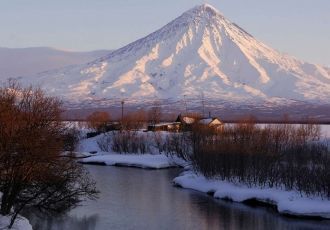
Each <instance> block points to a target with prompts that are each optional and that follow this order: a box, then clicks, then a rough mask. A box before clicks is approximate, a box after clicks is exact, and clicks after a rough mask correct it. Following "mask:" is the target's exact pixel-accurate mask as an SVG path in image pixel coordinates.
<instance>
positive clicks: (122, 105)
mask: <svg viewBox="0 0 330 230" xmlns="http://www.w3.org/2000/svg"><path fill="white" fill-rule="evenodd" d="M124 104H125V101H124V99H123V100H122V101H121V121H123V120H124Z"/></svg>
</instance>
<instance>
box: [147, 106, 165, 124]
mask: <svg viewBox="0 0 330 230" xmlns="http://www.w3.org/2000/svg"><path fill="white" fill-rule="evenodd" d="M161 117H162V108H161V105H160V103H159V102H155V103H154V104H153V106H152V108H151V109H150V110H149V114H148V120H149V124H150V125H152V126H154V125H156V124H157V123H159V122H160V121H161Z"/></svg>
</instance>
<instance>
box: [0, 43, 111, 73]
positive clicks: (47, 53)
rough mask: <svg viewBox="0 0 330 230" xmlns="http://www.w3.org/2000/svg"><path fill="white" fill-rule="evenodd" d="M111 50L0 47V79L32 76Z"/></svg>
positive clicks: (93, 58) (81, 62)
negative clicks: (80, 50)
mask: <svg viewBox="0 0 330 230" xmlns="http://www.w3.org/2000/svg"><path fill="white" fill-rule="evenodd" d="M109 52H110V51H107V50H97V51H91V52H70V51H62V50H57V49H53V48H48V47H33V48H1V47H0V79H5V78H9V77H19V76H31V75H35V74H37V73H39V72H43V71H46V70H50V69H58V68H62V67H65V66H68V65H77V64H83V63H86V62H89V61H92V60H95V59H96V58H99V57H102V56H104V55H106V54H108V53H109Z"/></svg>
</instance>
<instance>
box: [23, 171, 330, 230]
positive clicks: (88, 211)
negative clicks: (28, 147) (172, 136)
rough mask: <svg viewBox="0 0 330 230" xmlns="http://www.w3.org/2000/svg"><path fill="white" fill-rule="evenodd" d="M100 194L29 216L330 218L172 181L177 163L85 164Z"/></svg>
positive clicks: (140, 222)
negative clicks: (284, 212)
mask: <svg viewBox="0 0 330 230" xmlns="http://www.w3.org/2000/svg"><path fill="white" fill-rule="evenodd" d="M86 167H87V168H88V170H89V171H90V173H91V175H92V176H93V178H94V179H95V180H96V182H97V187H98V189H99V190H100V192H101V193H100V197H99V199H98V200H95V201H86V202H84V204H83V206H79V207H77V208H75V209H73V210H71V211H70V212H69V213H67V214H66V215H64V216H62V217H45V216H38V215H36V214H33V213H31V212H28V213H25V214H24V215H25V216H26V217H28V218H29V220H30V222H31V224H32V225H33V229H35V230H39V229H40V230H41V229H42V230H44V229H49V230H94V229H95V230H96V229H97V230H107V229H125V230H126V229H135V230H137V229H171V230H172V229H189V230H194V229H198V230H203V229H233V230H236V229H290V230H292V229H330V221H318V220H302V219H297V218H289V217H284V216H281V215H279V214H278V213H276V212H275V211H274V210H273V209H271V208H269V207H251V206H247V205H244V204H240V203H232V202H228V201H222V200H215V199H213V198H212V197H210V196H207V195H204V194H202V193H199V192H196V191H192V190H186V189H181V188H177V187H174V186H173V184H172V179H173V178H174V177H176V176H177V175H179V173H180V172H181V170H180V169H166V170H143V169H136V168H125V167H106V166H97V165H86Z"/></svg>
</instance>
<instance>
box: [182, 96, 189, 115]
mask: <svg viewBox="0 0 330 230" xmlns="http://www.w3.org/2000/svg"><path fill="white" fill-rule="evenodd" d="M183 98H184V105H185V107H186V114H188V108H187V101H186V95H183Z"/></svg>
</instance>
